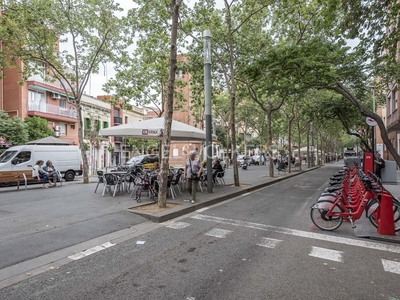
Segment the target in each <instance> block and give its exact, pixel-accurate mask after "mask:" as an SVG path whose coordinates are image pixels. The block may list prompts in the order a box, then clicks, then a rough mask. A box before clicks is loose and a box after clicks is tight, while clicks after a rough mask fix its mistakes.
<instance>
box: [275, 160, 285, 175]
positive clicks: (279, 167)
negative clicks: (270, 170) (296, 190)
mask: <svg viewBox="0 0 400 300" xmlns="http://www.w3.org/2000/svg"><path fill="white" fill-rule="evenodd" d="M286 168H287V166H286V164H285V163H284V162H280V163H279V164H278V168H277V170H278V174H279V173H280V172H284V173H285V174H286Z"/></svg>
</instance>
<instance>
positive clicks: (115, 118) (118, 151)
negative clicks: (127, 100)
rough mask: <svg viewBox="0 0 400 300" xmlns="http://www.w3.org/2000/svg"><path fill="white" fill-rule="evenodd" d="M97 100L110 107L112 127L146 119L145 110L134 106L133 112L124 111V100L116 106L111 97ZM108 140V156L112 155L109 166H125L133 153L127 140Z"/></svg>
mask: <svg viewBox="0 0 400 300" xmlns="http://www.w3.org/2000/svg"><path fill="white" fill-rule="evenodd" d="M97 99H98V101H103V103H106V104H108V105H109V106H110V124H109V125H110V126H118V125H122V124H128V123H132V122H136V121H142V120H143V118H144V110H143V108H139V107H136V106H132V110H124V109H122V100H119V101H117V103H116V104H115V105H114V104H112V103H113V102H112V101H111V96H110V95H105V96H97ZM103 125H104V124H103ZM101 128H107V127H101ZM99 129H100V128H99ZM106 140H107V141H108V145H109V147H108V154H109V155H110V157H109V159H108V160H107V161H108V162H109V163H108V164H107V165H120V164H124V163H126V162H127V161H128V160H129V158H131V156H132V153H131V151H130V149H129V146H127V145H126V138H124V137H122V136H111V137H107V138H106Z"/></svg>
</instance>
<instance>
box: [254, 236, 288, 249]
mask: <svg viewBox="0 0 400 300" xmlns="http://www.w3.org/2000/svg"><path fill="white" fill-rule="evenodd" d="M280 242H283V241H282V240H276V239H271V238H265V237H263V238H262V239H261V241H260V242H259V243H258V244H257V246H261V247H265V248H275V247H276V246H277V245H278V244H279V243H280Z"/></svg>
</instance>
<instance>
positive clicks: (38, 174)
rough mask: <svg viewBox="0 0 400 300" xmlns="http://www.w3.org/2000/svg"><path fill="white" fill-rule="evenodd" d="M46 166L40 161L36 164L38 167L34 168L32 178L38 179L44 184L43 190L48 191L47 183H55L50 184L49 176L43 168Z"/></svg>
mask: <svg viewBox="0 0 400 300" xmlns="http://www.w3.org/2000/svg"><path fill="white" fill-rule="evenodd" d="M43 164H44V161H43V160H38V161H37V162H36V165H35V166H34V167H33V171H32V177H33V178H34V179H37V180H38V181H39V182H41V181H42V182H43V186H42V188H43V189H47V188H48V186H46V183H47V182H48V183H49V185H53V183H51V182H50V180H49V174H48V173H47V172H46V171H44V170H43V168H42V166H43Z"/></svg>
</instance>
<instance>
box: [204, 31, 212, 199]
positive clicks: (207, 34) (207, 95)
mask: <svg viewBox="0 0 400 300" xmlns="http://www.w3.org/2000/svg"><path fill="white" fill-rule="evenodd" d="M203 38H204V40H203V43H204V106H205V107H204V111H205V116H206V149H207V192H208V193H212V192H213V182H212V161H211V157H212V125H211V124H212V123H211V31H210V30H204V32H203Z"/></svg>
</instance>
